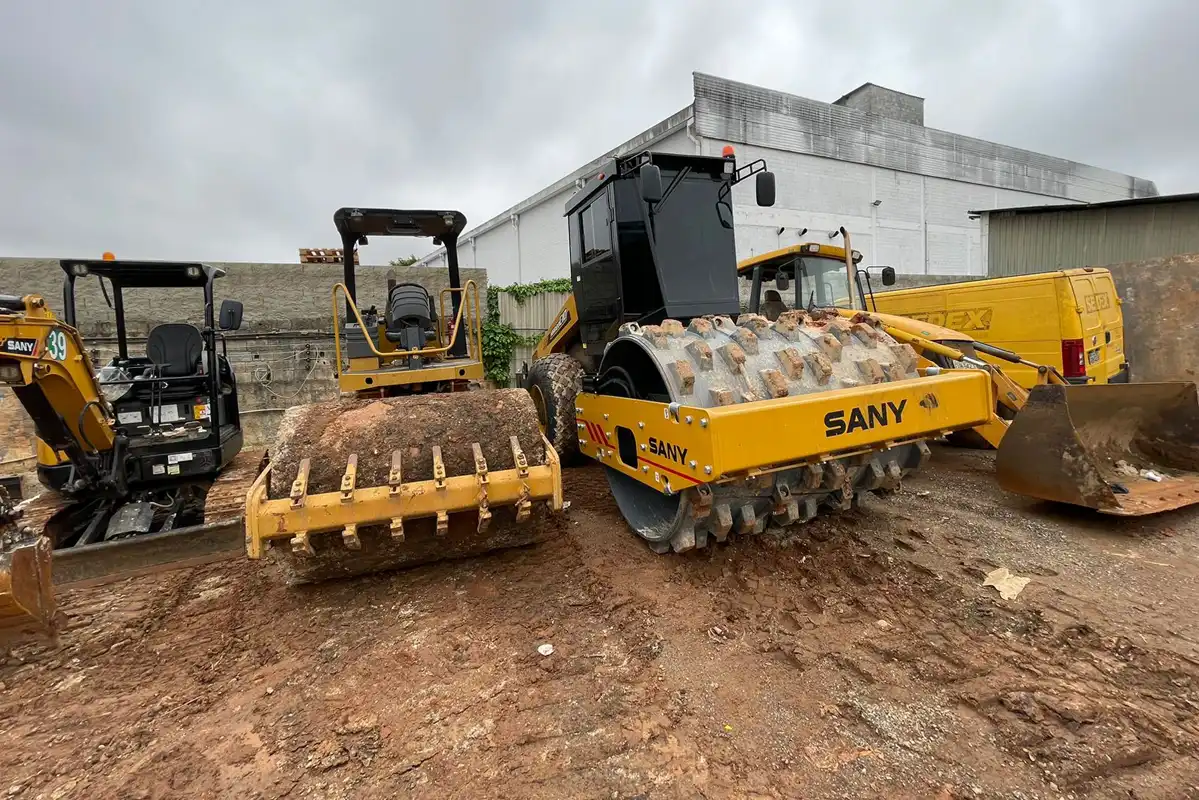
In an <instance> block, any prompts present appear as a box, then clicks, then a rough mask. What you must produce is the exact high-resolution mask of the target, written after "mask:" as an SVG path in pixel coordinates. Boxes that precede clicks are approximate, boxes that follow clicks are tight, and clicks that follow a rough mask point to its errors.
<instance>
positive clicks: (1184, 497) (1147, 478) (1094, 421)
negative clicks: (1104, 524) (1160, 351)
mask: <svg viewBox="0 0 1199 800" xmlns="http://www.w3.org/2000/svg"><path fill="white" fill-rule="evenodd" d="M996 473H997V478H998V480H999V485H1000V486H1001V487H1003V488H1004V489H1006V490H1007V491H1009V492H1015V493H1017V494H1023V495H1027V496H1029V497H1036V498H1040V499H1042V500H1053V501H1057V502H1060V503H1069V504H1071V505H1076V506H1085V507H1087V508H1093V509H1095V510H1097V511H1100V512H1102V513H1104V514H1116V515H1121V516H1141V515H1144V514H1155V513H1158V512H1161V511H1169V510H1172V509H1176V508H1182V507H1184V506H1189V505H1191V504H1194V503H1199V397H1197V395H1196V389H1195V384H1194V383H1190V382H1178V383H1128V384H1117V383H1113V384H1098V385H1081V386H1058V385H1045V386H1035V387H1033V389H1032V390H1031V391H1030V393H1029V397H1028V402H1027V404H1025V406H1024V408H1023V410H1021V411H1020V413H1019V414H1017V415H1016V419H1015V420H1014V421H1013V422H1012V423H1011V425H1010V427H1009V428H1008V430H1007V433H1006V435H1005V436H1004V437H1003V441H1002V443H1001V444H1000V446H999V452H998V454H997V456H996ZM1154 478H1160V480H1155V479H1154Z"/></svg>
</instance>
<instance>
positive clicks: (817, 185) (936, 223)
mask: <svg viewBox="0 0 1199 800" xmlns="http://www.w3.org/2000/svg"><path fill="white" fill-rule="evenodd" d="M725 144H727V143H726V142H722V141H716V140H712V139H704V140H703V149H704V153H705V154H707V155H719V154H720V152H721V150H722V149H723V148H724V145H725ZM734 147H736V151H737V161H738V163H739V164H748V163H750V162H751V161H754V160H755V159H758V158H763V159H765V160H766V164H767V166H768V167H769V169H770V170H771V171H772V172H774V173H775V178H776V187H777V192H776V194H777V196H776V199H775V205H774V206H773V207H772V208H761V207H759V206H757V205H755V204H754V189H753V182H752V181H747V182H745V183H743V184H741V185H740V186H738V187H737V188H736V189H735V190H734V194H733V198H734V216H735V221H736V225H737V257H738V259H742V258H748V257H750V256H754V255H760V254H762V253H764V252H767V251H769V250H774V249H777V248H779V247H785V246H787V245H790V244H796V243H797V242H799V241H801V239H802V240H803V241H827V234H828V232H829V231H833V230H836V229H837V228H839V227H841V226H844V227H845V228H846V229H847V230H849V232H850V235H851V238H852V244H853V247H854V249H856V250H860V251H861V252H862V254H863V263H865V264H868V265H869V264H879V265H884V264H885V265H889V266H892V267H895V270H896V271H897V272H900V273H904V274H909V275H924V274H929V275H984V274H986V259H985V250H984V249H983V247H982V241H981V235H980V228H979V222H978V220H972V219H970V218H969V217H968V216H967V211H969V210H972V209H980V208H981V209H985V208H1002V207H1006V206H1019V205H1041V204H1044V203H1045V202H1047V201H1049V200H1050V198H1046V197H1044V196H1043V195H1036V194H1029V193H1026V192H1017V191H1012V190H1008V189H998V188H995V187H990V186H979V185H977V184H970V183H963V182H960V181H952V180H946V179H944V178H933V177H928V176H923V175H913V174H910V173H907V172H899V171H897V170H892V169H885V168H881V167H875V166H869V165H866V164H856V163H852V162H847V161H838V160H835V159H830V158H821V157H820V156H813V155H807V154H803V153H792V152H787V151H783V150H774V149H770V148H760V147H751V146H749V145H744V144H742V145H734ZM875 200H878V201H880V202H879V205H877V206H875V205H874V204H873V202H874V201H875ZM1053 202H1062V201H1060V200H1054V201H1053ZM779 228H783V229H784V231H783V232H782V234H779V233H778V229H779ZM803 228H808V233H807V234H806V235H804V236H803V237H800V236H799V232H800V231H801V230H802V229H803Z"/></svg>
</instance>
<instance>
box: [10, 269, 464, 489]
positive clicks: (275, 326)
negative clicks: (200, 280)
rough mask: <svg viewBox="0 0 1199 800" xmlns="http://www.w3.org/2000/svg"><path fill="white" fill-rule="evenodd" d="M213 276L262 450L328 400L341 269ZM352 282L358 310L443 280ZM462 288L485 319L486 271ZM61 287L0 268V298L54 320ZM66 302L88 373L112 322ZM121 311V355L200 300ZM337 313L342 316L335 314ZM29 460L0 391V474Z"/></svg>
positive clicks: (40, 274) (149, 301)
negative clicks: (404, 286)
mask: <svg viewBox="0 0 1199 800" xmlns="http://www.w3.org/2000/svg"><path fill="white" fill-rule="evenodd" d="M213 266H220V267H223V268H225V269H226V273H227V274H226V275H225V277H223V278H220V279H219V280H218V281H217V283H216V292H217V300H218V302H219V300H220V299H222V298H225V297H231V298H234V299H237V300H240V301H241V302H242V303H243V304H244V305H245V317H244V320H243V323H242V329H241V330H240V331H238V332H236V333H230V334H226V346H227V348H228V354H229V360H230V362H231V363H232V365H233V368H234V372H235V374H236V376H237V380H238V390H239V393H240V402H241V410H242V413H243V415H244V416H243V426H244V428H245V434H246V442H247V445H248V446H253V447H258V446H266V445H267V444H269V443H270V442H271V441H272V440H273V438H274V435H275V428H276V427H277V424H278V420H279V418H280V417H281V416H282V413H283V411H284V410H285V409H286V408H288V407H289V406H292V405H299V404H302V403H308V402H315V401H319V400H329V399H333V398H336V397H337V381H336V379H335V377H334V371H333V358H334V356H333V353H334V349H333V337H332V335H331V330H332V313H333V312H332V301H331V300H330V294H329V293H330V291H331V290H332V287H333V286H334V284H336V283H338V282H340V281H341V279H342V273H341V267H340V266H338V265H328V264H250V263H213ZM357 277H358V296H359V298H360V299H362V301H363V305H367V306H369V305H370V304H371V303H376V304H378V305H382V303H383V301H384V299H385V297H386V292H387V280H388V278H394V279H395V280H397V281H399V282H404V281H414V282H416V283H420V284H421V285H423V286H425V287H426V288H428V289H429V291H430V292H433V293H434V294H435V295H436V293H437V292H439V291H440V290H441V289H442V288H444V287H445V286H446V285H447V283H446V275H445V272H444V270H441V269H437V268H428V267H391V266H361V267H359V269H358V272H357ZM462 279H463V280H464V281H465V280H473V281H475V283H476V284H477V285H478V289H479V307H480V312H481V313H486V293H487V273H486V271H485V270H482V269H467V268H464V269H463V270H462ZM62 280H63V273H62V270H61V269H60V268H59V266H58V262H57V261H56V260H52V259H21V258H0V292H2V293H5V294H40V295H42V296H43V297H45V298H46V299H47V301H48V302H49V303H50V306H51V308H53V309H54V311H55V312H56V313H58V314H61V313H62ZM76 300H77V301H76V306H77V312H78V318H79V324H80V329H81V333H82V334H83V336H84V339H85V341H86V342H87V344H88V346H89V351H90V353H91V355H92V356H93V358H94V359H95V360H96V363H98V364H103V363H107V361H108V360H109V359H110V358H111V357H112V356H113V355H114V354H115V353H116V340H115V338H114V336H115V322H114V321H113V316H112V312H111V310H110V309H109V308H108V306H107V304H106V303H105V301H104V296H103V294H102V293H101V291H100V289H99V285H98V281H97V280H96V279H94V278H89V279H84V280H83V281H82V283H81V284H80V285H79V287H78V291H77V293H76ZM447 302H448V300H447ZM125 309H126V320H127V324H128V327H129V349H130V352H132V353H138V352H144V350H145V336H146V335H147V334H148V333H149V330H150V328H152V327H153V326H154V325H156V324H158V323H161V322H167V321H171V322H174V321H187V322H192V323H194V324H202V322H203V314H204V306H203V295H202V293H201V292H200V291H199V290H198V289H155V290H150V289H138V290H128V291H127V292H126V293H125ZM339 313H344V310H343V309H342V308H339ZM32 455H33V426H32V425H31V424H30V422H29V420H28V418H27V416H26V415H25V413H24V411H23V409H22V408H21V407H20V404H19V403H18V402H17V400H16V398H15V397H14V396H13V395H12V393H11V392H9V391H7V390H5V389H2V388H0V474H8V472H9V471H19V469H20V468H21V467H23V466H28V462H29V460H30V458H31V457H32ZM6 462H8V463H6Z"/></svg>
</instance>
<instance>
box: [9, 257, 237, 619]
mask: <svg viewBox="0 0 1199 800" xmlns="http://www.w3.org/2000/svg"><path fill="white" fill-rule="evenodd" d="M60 265H61V267H62V269H63V272H64V274H65V284H64V288H63V303H64V308H63V310H64V312H65V313H64V318H63V319H62V320H59V319H58V318H57V317H56V316H55V315H54V313H53V312H52V311H51V310H50V309H49V307H48V306H47V305H46V302H45V300H44V299H43V298H41V297H39V296H37V295H27V296H25V297H18V296H11V295H4V296H0V383H3V384H4V385H5V386H7V387H8V388H9V389H11V391H12V392H13V394H14V395H16V397H17V399H18V400H19V401H20V403H21V405H22V406H23V407H24V409H25V411H26V412H27V413H28V414H29V416H30V418H31V419H32V420H33V424H34V427H35V429H36V434H37V459H38V464H37V473H38V479H39V481H40V482H41V483H42V485H43V486H45V487H46V489H47V491H45V492H43V493H42V494H41V495H39V496H38V497H37V498H35V499H33V500H31V501H29V502H28V503H25V504H22V506H21V507H19V508H15V507H14V505H13V504H12V503H4V504H0V505H2V506H3V508H0V522H2V523H3V524H0V540H2V542H0V545H2V546H0V624H4V623H7V624H10V625H15V626H21V627H25V626H28V625H29V624H30V623H36V624H38V625H40V626H42V627H48V626H51V623H52V621H53V617H54V615H55V609H54V603H53V599H54V594H53V590H52V586H51V579H52V577H55V578H57V576H56V575H54V576H52V571H51V570H52V562H53V565H54V571H55V572H57V571H58V567H59V566H61V564H60V560H61V559H60V556H62V558H63V559H65V560H66V561H67V562H69V566H70V568H71V569H70V573H71V577H72V578H74V579H96V578H100V577H104V576H106V575H109V574H112V573H117V572H120V573H124V572H128V571H130V570H135V569H139V568H152V567H153V566H155V565H159V564H163V563H168V562H173V561H179V560H187V559H189V558H198V557H201V556H204V555H206V554H208V552H209V551H210V550H211V546H212V542H211V541H210V539H211V538H212V536H213V535H214V534H215V533H217V532H219V531H220V530H221V529H222V528H230V527H231V528H232V529H233V530H234V531H236V530H237V528H238V527H240V523H241V513H242V507H243V505H242V504H243V502H244V496H245V492H246V489H247V488H248V486H249V484H250V481H252V480H253V476H254V474H255V473H256V472H257V466H258V464H257V460H256V459H254V458H252V456H251V454H248V453H246V454H241V449H242V433H241V425H240V421H239V417H238V404H237V384H236V382H235V380H234V377H233V372H232V370H231V369H230V368H229V362H228V361H227V360H226V359H225V357H224V355H223V354H221V353H218V352H217V346H216V343H217V340H218V339H219V338H220V334H219V332H218V325H217V320H216V319H215V318H214V314H213V302H214V301H213V282H214V281H215V280H216V279H217V278H218V277H219V276H221V275H223V274H224V273H223V271H222V270H220V269H217V268H214V267H210V266H208V265H205V264H195V263H167V262H142V261H116V260H96V261H92V260H64V261H62V262H60ZM89 277H95V278H97V279H99V280H101V281H102V282H104V281H106V282H107V285H108V287H111V292H112V296H111V301H112V303H113V311H114V313H115V317H116V334H117V347H118V354H117V355H116V357H115V358H113V359H112V360H111V361H110V362H109V363H108V364H107V365H106V366H105V367H104V368H103V369H102V370H101V371H100V374H99V375H97V374H96V372H95V370H94V369H93V367H92V363H91V360H90V358H89V356H88V354H87V352H86V350H85V349H84V343H83V340H82V338H81V337H80V335H79V332H78V330H77V329H76V308H75V289H76V286H77V284H78V282H79V281H80V280H82V279H87V278H89ZM102 286H103V284H102ZM165 287H194V288H195V289H198V290H201V291H202V292H203V295H204V313H205V324H204V328H203V330H201V329H199V328H196V327H195V326H192V325H188V324H177V323H169V324H164V325H159V326H157V327H155V328H154V329H153V330H151V331H150V334H149V338H148V339H147V342H146V353H145V355H131V354H130V352H129V344H128V337H127V334H126V325H125V307H124V303H125V300H126V299H127V298H126V295H125V291H126V290H128V289H132V288H165ZM105 291H106V292H107V291H108V289H107V288H106V289H105ZM240 321H241V304H240V303H237V302H236V301H232V300H226V301H225V302H224V303H223V304H222V306H221V311H220V329H221V330H232V329H236V328H237V327H238V326H239V325H240ZM239 454H241V457H239ZM218 549H219V545H218ZM51 552H53V553H54V555H53V557H51Z"/></svg>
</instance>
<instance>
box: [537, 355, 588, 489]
mask: <svg viewBox="0 0 1199 800" xmlns="http://www.w3.org/2000/svg"><path fill="white" fill-rule="evenodd" d="M528 389H529V394H531V395H532V396H533V405H534V406H536V407H537V419H538V422H540V424H541V432H542V433H543V434H545V438H546V439H549V441H550V444H551V445H553V447H554V450H555V451H556V452H557V453H558V457H559V458H560V459H561V460H562V464H563V466H572V465H575V464H579V463H581V462H582V461H583V457H582V456H581V455H580V454H579V431H578V428H577V425H576V422H575V398H576V396H577V395H578V394H579V392H581V391H583V365H582V364H580V363H579V362H578V361H576V360H575V359H573V358H571V357H570V356H568V355H567V354H565V353H551V354H550V355H548V356H545V357H544V358H539V359H537V360H536V361H534V362H533V366H531V367H530V368H529V378H528Z"/></svg>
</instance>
